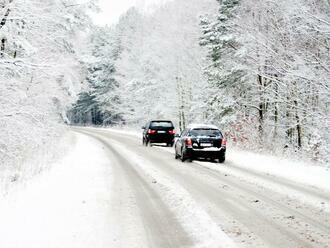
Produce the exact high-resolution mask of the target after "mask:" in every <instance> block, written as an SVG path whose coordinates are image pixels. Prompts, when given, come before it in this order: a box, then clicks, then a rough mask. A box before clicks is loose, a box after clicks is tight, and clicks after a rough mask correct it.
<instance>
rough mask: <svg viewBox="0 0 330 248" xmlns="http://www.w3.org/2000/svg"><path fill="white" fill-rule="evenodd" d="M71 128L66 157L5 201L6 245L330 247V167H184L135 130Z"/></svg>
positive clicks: (233, 156) (242, 163)
mask: <svg viewBox="0 0 330 248" xmlns="http://www.w3.org/2000/svg"><path fill="white" fill-rule="evenodd" d="M72 131H73V132H71V135H69V137H71V138H69V141H68V143H70V144H71V146H72V149H71V150H70V151H69V152H68V154H67V155H66V156H65V157H64V158H63V160H61V161H59V162H58V163H56V164H54V165H53V166H52V168H50V170H49V171H45V172H44V173H42V174H41V175H39V176H37V177H36V178H35V179H33V180H31V182H30V183H29V184H28V185H27V186H26V187H22V188H17V189H16V190H15V191H14V192H11V194H9V195H8V197H7V198H6V199H0V219H1V222H0V233H1V238H0V247H6V248H21V247H25V248H44V247H48V248H59V247H60V248H90V247H93V248H105V247H113V248H126V247H127V248H128V247H129V248H132V247H136V248H147V247H155V248H163V247H166V248H172V247H173V248H178V247H196V248H202V247H205V248H231V247H251V248H252V247H253V248H257V247H274V248H282V247H283V248H288V247H290V248H298V247H299V248H300V247H301V248H305V247H320V248H326V247H330V246H329V245H330V231H329V230H330V209H329V206H330V194H329V187H330V185H329V182H328V181H327V179H328V178H329V177H328V176H329V173H330V172H329V171H328V170H327V169H322V168H313V167H311V166H308V167H306V168H305V167H304V168H303V167H300V169H301V171H300V172H301V173H300V176H298V175H296V177H292V175H291V176H290V169H292V168H286V169H285V173H284V172H283V169H284V168H283V167H280V165H276V166H275V170H274V168H272V167H271V166H268V167H267V168H264V167H263V166H262V167H258V165H256V164H255V163H256V162H258V159H259V162H258V163H260V161H261V163H263V161H266V162H265V163H267V164H271V163H272V162H271V160H269V159H268V157H267V158H264V157H259V158H256V157H257V156H258V155H257V154H255V155H254V156H252V157H253V158H252V159H251V158H248V156H247V157H246V155H244V154H243V155H242V154H241V153H238V152H236V151H235V152H230V150H229V153H228V155H229V156H228V160H227V162H226V163H225V164H218V163H210V162H206V161H194V162H193V163H190V162H185V163H182V162H181V161H179V160H175V159H174V154H173V149H172V148H167V147H161V146H153V147H144V146H142V145H141V139H140V137H139V135H137V134H135V133H130V132H125V131H118V130H106V129H95V128H72ZM247 165H248V166H247ZM278 166H279V168H282V171H280V172H279V171H278V170H277V169H276V167H278ZM265 167H266V166H265ZM302 169H304V170H307V171H308V172H309V173H308V175H307V176H306V173H305V172H304V173H302V171H303V170H302ZM263 170H264V171H263ZM275 174H276V175H275ZM297 174H299V173H297ZM313 178H314V179H313ZM291 179H292V180H291ZM303 181H306V183H301V182H303Z"/></svg>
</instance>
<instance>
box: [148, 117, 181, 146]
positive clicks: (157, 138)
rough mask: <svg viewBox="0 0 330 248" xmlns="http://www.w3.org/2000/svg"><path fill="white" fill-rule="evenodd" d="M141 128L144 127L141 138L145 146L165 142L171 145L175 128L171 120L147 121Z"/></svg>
mask: <svg viewBox="0 0 330 248" xmlns="http://www.w3.org/2000/svg"><path fill="white" fill-rule="evenodd" d="M142 128H143V129H144V131H143V140H142V142H143V144H144V145H146V146H147V145H148V144H152V143H166V144H167V146H173V143H174V135H175V130H174V125H173V123H172V122H171V121H165V120H154V121H149V122H148V123H147V124H146V125H145V126H143V127H142Z"/></svg>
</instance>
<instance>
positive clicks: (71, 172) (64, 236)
mask: <svg viewBox="0 0 330 248" xmlns="http://www.w3.org/2000/svg"><path fill="white" fill-rule="evenodd" d="M75 140H76V145H75V146H73V147H74V149H73V150H72V151H70V152H69V153H68V155H67V156H66V157H65V158H64V159H63V160H62V161H60V162H58V163H56V164H53V165H52V166H51V169H49V170H48V171H46V172H44V173H43V174H42V175H39V176H37V177H36V178H34V179H33V180H32V181H31V182H30V183H29V184H28V185H27V186H26V187H23V186H22V187H21V188H20V189H19V190H16V191H15V192H11V193H12V194H10V195H9V196H7V197H6V198H2V199H0V220H1V222H0V233H1V239H0V247H4V248H21V247H25V248H45V247H47V248H53V247H54V248H55V247H56V248H59V247H61V248H75V247H77V248H84V247H86V248H90V247H93V248H98V247H100V248H101V247H102V248H104V247H112V244H113V242H114V239H115V238H116V235H117V234H116V230H113V225H111V223H109V222H110V221H109V220H110V219H111V218H110V217H111V216H109V215H110V214H111V213H109V208H110V195H109V194H110V192H111V190H110V188H111V174H112V172H111V166H109V159H108V158H107V157H106V154H105V152H104V151H103V150H102V149H103V148H102V146H101V145H100V144H99V143H97V142H96V141H94V140H93V139H91V138H87V137H85V136H83V135H75Z"/></svg>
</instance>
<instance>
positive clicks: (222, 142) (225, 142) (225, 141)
mask: <svg viewBox="0 0 330 248" xmlns="http://www.w3.org/2000/svg"><path fill="white" fill-rule="evenodd" d="M226 145H227V140H226V139H225V138H223V139H222V141H221V146H226Z"/></svg>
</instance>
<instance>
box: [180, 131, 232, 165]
mask: <svg viewBox="0 0 330 248" xmlns="http://www.w3.org/2000/svg"><path fill="white" fill-rule="evenodd" d="M200 157H202V158H210V159H218V160H219V162H220V163H223V162H224V161H225V159H226V139H225V138H224V137H223V135H222V133H221V131H220V130H219V129H218V128H217V127H216V126H213V125H191V126H189V127H188V128H187V129H185V130H184V131H183V132H182V133H181V136H180V137H179V138H178V139H177V140H176V142H175V158H176V159H177V158H181V160H182V161H183V162H184V161H185V160H186V159H190V160H193V159H195V158H200Z"/></svg>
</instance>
